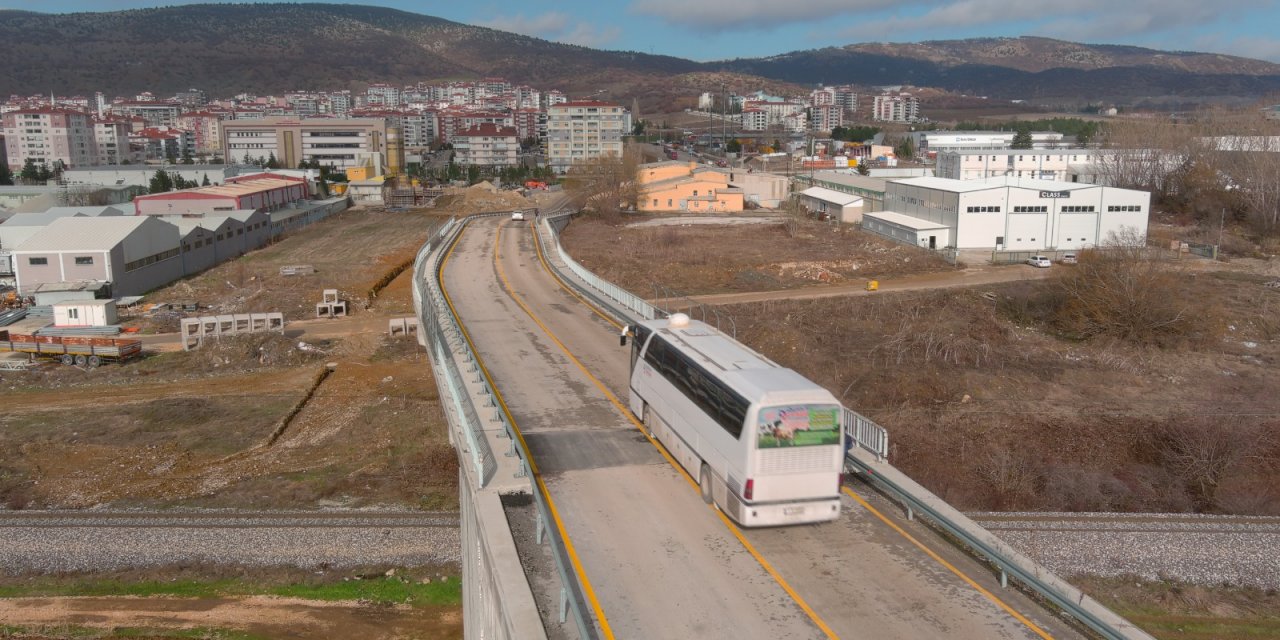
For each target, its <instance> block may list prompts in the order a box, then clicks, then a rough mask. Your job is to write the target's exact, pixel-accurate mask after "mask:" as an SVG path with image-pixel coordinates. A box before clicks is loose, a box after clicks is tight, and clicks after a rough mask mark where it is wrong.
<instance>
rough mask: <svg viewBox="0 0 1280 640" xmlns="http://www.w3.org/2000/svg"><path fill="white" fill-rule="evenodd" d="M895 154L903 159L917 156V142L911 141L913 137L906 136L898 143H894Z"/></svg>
mask: <svg viewBox="0 0 1280 640" xmlns="http://www.w3.org/2000/svg"><path fill="white" fill-rule="evenodd" d="M893 154H894V155H896V156H898V158H900V159H902V160H909V159H911V158H914V157H915V156H916V146H915V143H913V142H912V141H911V138H909V137H904V138H903V139H902V140H900V141H899V142H898V144H896V145H894V147H893Z"/></svg>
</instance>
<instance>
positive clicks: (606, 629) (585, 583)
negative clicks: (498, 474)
mask: <svg viewBox="0 0 1280 640" xmlns="http://www.w3.org/2000/svg"><path fill="white" fill-rule="evenodd" d="M463 233H466V228H465V227H464V228H463V230H462V232H461V233H459V234H458V239H461V237H462V234H463ZM501 236H502V226H501V225H499V226H498V235H497V236H495V238H494V248H495V250H496V249H497V247H498V242H499V241H500V240H501ZM457 246H458V244H457V240H455V241H454V244H453V245H452V246H450V247H449V251H448V253H446V254H445V256H444V260H442V261H441V262H440V270H441V271H442V272H443V271H444V268H445V265H447V264H448V263H449V258H450V257H451V256H452V255H453V250H454V249H455V248H457ZM496 255H497V254H495V261H496ZM499 270H501V266H500V265H499ZM499 275H501V273H499ZM503 282H504V283H505V282H506V278H505V277H503ZM440 291H441V293H443V294H444V300H445V303H446V304H448V305H449V311H450V313H452V314H453V316H454V317H455V318H457V317H458V311H457V309H455V308H454V306H453V300H452V299H451V298H450V297H449V293H448V292H447V291H446V290H445V288H444V286H443V283H442V284H441V287H440ZM458 328H459V329H461V330H462V337H463V339H465V340H466V341H467V345H468V346H470V347H471V352H472V354H474V355H475V358H476V365H477V366H479V368H480V372H481V373H482V374H483V375H484V378H485V380H486V381H487V382H488V383H489V389H490V390H492V391H493V397H494V398H495V399H497V401H498V404H499V405H500V406H501V407H502V412H503V413H504V414H506V416H507V420H509V421H510V422H511V430H512V431H514V432H515V435H516V438H518V439H519V440H520V446H521V447H523V448H524V451H525V452H526V454H527V453H528V451H529V445H528V443H527V442H525V439H524V434H523V433H521V432H520V427H519V426H517V425H516V420H515V418H514V417H512V415H511V410H510V409H508V408H507V403H506V401H505V400H504V399H503V398H502V394H501V393H500V392H499V391H498V385H497V384H494V382H493V378H492V377H490V375H489V369H488V368H487V367H485V366H484V360H482V359H481V358H480V352H479V351H478V350H477V349H476V346H475V344H474V343H472V342H471V334H470V333H468V332H467V329H466V327H464V326H463V325H462V322H461V321H459V322H458ZM527 462H528V463H529V473H531V474H533V478H534V480H535V481H536V482H537V483H538V490H539V491H540V492H541V493H542V496H543V499H545V500H546V501H547V511H549V512H550V513H551V519H552V521H554V522H555V523H556V529H557V530H558V531H559V532H560V539H561V540H564V549H565V553H566V554H568V556H569V562H570V563H572V564H573V570H574V573H576V574H578V579H579V580H580V581H581V582H582V590H583V592H584V595H585V596H586V597H587V600H588V601H589V602H590V603H591V608H592V610H594V611H595V614H596V620H597V621H599V623H600V632H601V633H603V634H604V637H605V638H609V639H610V640H612V639H613V637H614V636H613V629H612V628H610V626H609V618H608V617H607V616H605V614H604V609H603V608H602V607H601V606H600V600H599V599H598V598H596V592H595V589H594V588H593V587H592V586H591V580H589V579H588V578H587V573H586V571H584V570H583V568H582V561H581V560H579V559H578V551H577V549H575V548H574V546H573V540H571V539H570V538H569V532H568V531H565V528H564V522H563V521H562V520H561V519H560V511H559V510H558V509H556V504H555V501H554V500H552V498H551V492H550V491H548V490H547V485H546V483H545V482H543V481H542V473H541V472H540V471H539V470H538V465H537V463H536V462H535V461H534V460H533V456H532V455H529V456H528V458H527Z"/></svg>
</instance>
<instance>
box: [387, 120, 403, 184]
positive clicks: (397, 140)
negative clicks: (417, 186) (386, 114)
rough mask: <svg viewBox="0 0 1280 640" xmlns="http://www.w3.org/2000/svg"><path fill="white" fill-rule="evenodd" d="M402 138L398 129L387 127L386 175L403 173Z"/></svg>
mask: <svg viewBox="0 0 1280 640" xmlns="http://www.w3.org/2000/svg"><path fill="white" fill-rule="evenodd" d="M403 170H404V137H403V136H402V135H401V132H400V127H387V175H390V176H398V175H400V174H402V173H404V171H403Z"/></svg>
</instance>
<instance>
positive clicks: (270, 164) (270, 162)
mask: <svg viewBox="0 0 1280 640" xmlns="http://www.w3.org/2000/svg"><path fill="white" fill-rule="evenodd" d="M263 166H265V167H266V168H268V169H279V168H280V161H279V160H276V152H274V151H272V152H271V155H270V156H268V157H267V162H266V164H265V165H263Z"/></svg>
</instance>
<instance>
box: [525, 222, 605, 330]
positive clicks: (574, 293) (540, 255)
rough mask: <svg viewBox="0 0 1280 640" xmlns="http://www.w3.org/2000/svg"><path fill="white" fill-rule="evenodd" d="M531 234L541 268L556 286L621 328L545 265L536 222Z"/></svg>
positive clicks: (592, 311) (545, 258)
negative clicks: (567, 285)
mask: <svg viewBox="0 0 1280 640" xmlns="http://www.w3.org/2000/svg"><path fill="white" fill-rule="evenodd" d="M533 235H534V238H533V249H534V251H537V252H538V261H539V262H541V263H542V268H543V270H545V271H546V272H547V273H548V274H550V275H551V279H552V280H555V281H556V286H558V287H560V288H561V289H563V290H564V291H565V292H566V293H568V294H569V295H571V296H573V297H575V298H577V299H578V302H581V303H582V306H584V307H586V308H587V310H588V311H590V312H591V313H594V314H596V315H597V316H599V317H600V318H602V319H603V320H604V321H605V322H608V323H609V324H611V325H613V327H614V328H615V329H621V328H622V325H621V324H618V321H617V320H614V319H613V318H610V317H609V316H607V315H605V314H604V313H603V312H601V311H600V310H599V309H597V308H596V306H595V305H594V304H591V303H590V302H588V301H587V299H586V298H583V297H582V296H580V295H578V292H577V291H574V290H573V289H572V288H571V287H566V286H565V285H564V283H563V282H561V281H560V274H558V273H556V272H555V270H553V269H551V267H550V266H548V265H547V257H546V256H545V255H543V253H542V243H541V242H538V238H540V237H542V236H539V235H538V223H537V222H534V223H533Z"/></svg>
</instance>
